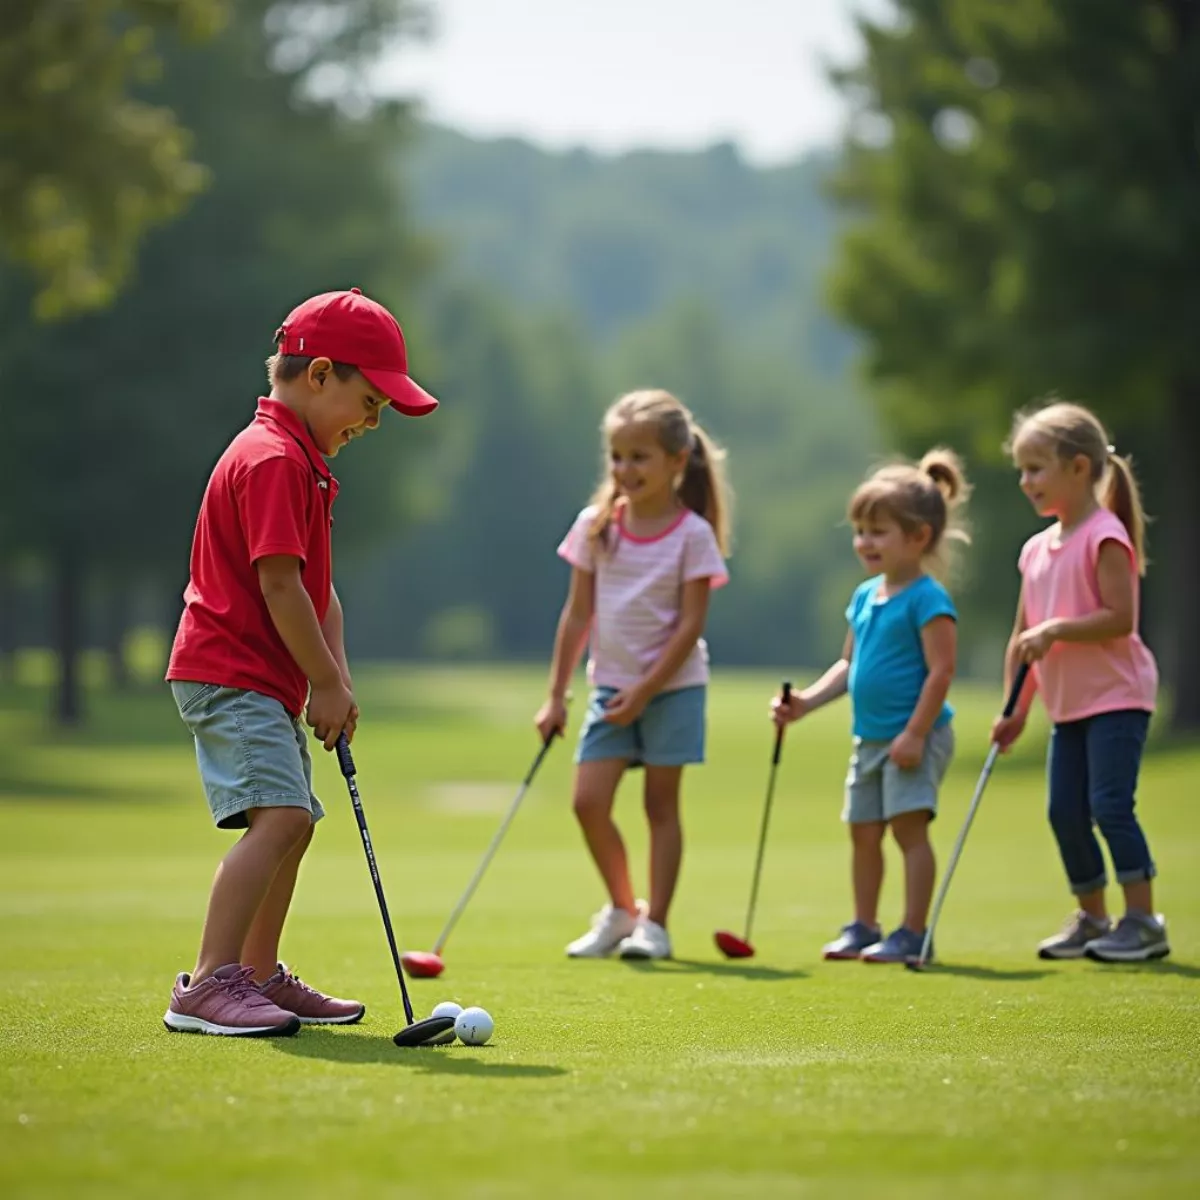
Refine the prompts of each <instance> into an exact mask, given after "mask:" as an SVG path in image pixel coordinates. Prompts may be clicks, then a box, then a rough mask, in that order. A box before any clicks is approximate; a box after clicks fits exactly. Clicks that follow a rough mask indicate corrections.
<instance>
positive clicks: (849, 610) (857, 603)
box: [846, 579, 875, 628]
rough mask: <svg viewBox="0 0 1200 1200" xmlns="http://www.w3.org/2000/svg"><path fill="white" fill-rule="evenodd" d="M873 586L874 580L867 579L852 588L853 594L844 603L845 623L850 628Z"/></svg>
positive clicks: (859, 614) (860, 613)
mask: <svg viewBox="0 0 1200 1200" xmlns="http://www.w3.org/2000/svg"><path fill="white" fill-rule="evenodd" d="M874 587H875V581H874V580H873V579H868V580H867V581H866V582H865V583H860V584H859V585H858V587H856V588H855V589H854V595H853V596H851V597H850V603H849V604H847V605H846V624H847V625H849V626H850V627H851V628H853V627H854V622H855V621H857V620H858V618H859V617H860V616H861V615H862V610H863V605H864V604H866V603H867V602H868V601H869V600H870V598H871V594H872V592H873V590H874Z"/></svg>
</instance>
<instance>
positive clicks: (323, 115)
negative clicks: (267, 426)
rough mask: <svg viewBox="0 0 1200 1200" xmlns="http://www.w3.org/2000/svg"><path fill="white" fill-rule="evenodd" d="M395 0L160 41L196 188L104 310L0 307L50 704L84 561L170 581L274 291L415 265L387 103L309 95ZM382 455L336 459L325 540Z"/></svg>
mask: <svg viewBox="0 0 1200 1200" xmlns="http://www.w3.org/2000/svg"><path fill="white" fill-rule="evenodd" d="M413 11H414V10H413V9H411V8H410V7H409V6H408V5H406V4H404V3H399V2H395V3H386V4H385V3H383V2H382V0H358V2H356V3H351V4H340V5H335V4H328V5H313V4H310V3H296V4H286V3H285V4H273V3H269V0H244V2H243V3H240V4H239V5H238V6H237V8H236V11H235V12H234V13H233V14H232V19H231V22H230V24H229V26H228V27H227V28H226V30H225V31H224V33H223V34H222V35H221V36H220V37H218V38H216V39H214V40H212V41H210V42H209V43H207V44H206V45H204V46H203V47H194V46H191V45H189V44H187V43H186V42H184V41H179V42H168V43H165V44H164V48H163V49H164V55H165V57H166V59H167V66H168V69H167V71H166V73H165V77H164V82H163V85H162V89H161V91H160V92H158V93H156V96H157V97H158V98H160V99H162V100H164V101H165V102H166V103H167V104H168V105H169V106H170V107H171V109H172V110H173V111H176V112H177V113H179V116H180V119H181V120H182V121H184V122H186V123H187V125H188V126H189V127H190V128H191V129H192V130H193V132H194V136H195V142H196V148H197V152H198V155H199V157H200V158H201V159H202V160H203V161H204V162H205V163H206V164H207V166H208V168H209V170H210V171H211V176H212V182H211V186H210V188H209V189H208V190H207V192H206V193H205V194H204V195H203V196H201V197H200V198H199V199H198V200H197V201H196V203H195V204H193V206H192V207H191V208H190V209H189V211H188V212H187V213H186V214H184V216H183V217H182V218H181V219H180V220H178V221H177V222H175V223H173V224H171V225H169V226H166V227H164V228H162V229H159V230H156V231H154V232H153V233H152V234H150V235H149V236H148V237H147V238H146V240H145V242H144V244H143V246H142V251H141V254H140V256H139V260H138V263H137V267H136V270H135V272H134V273H133V275H132V276H131V277H130V279H129V281H128V285H127V287H126V288H125V290H124V291H123V292H122V293H121V294H120V295H119V296H118V297H117V298H116V300H115V302H114V303H113V304H112V305H111V307H109V308H108V309H107V310H106V311H103V312H99V313H91V314H87V315H83V316H79V317H77V318H75V319H73V320H68V321H63V322H60V323H57V324H54V325H45V324H40V325H39V324H37V323H36V322H33V321H32V320H28V319H27V320H25V321H24V322H23V323H22V322H21V321H14V322H13V323H12V324H8V323H5V324H3V325H0V361H4V362H5V364H6V366H7V369H8V372H9V374H10V377H11V378H13V379H20V380H21V391H22V393H23V394H24V395H25V396H36V397H37V401H38V402H37V404H34V405H31V404H30V403H29V401H28V400H22V401H18V400H17V399H16V397H15V396H14V395H12V394H6V395H5V396H4V397H3V400H2V401H0V403H3V404H4V405H5V407H6V408H9V407H11V406H15V405H16V404H17V403H20V406H21V414H22V419H21V420H20V421H9V422H8V425H9V427H11V428H13V429H14V432H15V439H16V441H15V445H14V446H13V447H12V451H13V462H12V469H11V470H10V471H9V472H7V473H6V476H5V479H4V482H3V483H2V484H0V512H4V511H7V512H9V513H19V514H20V520H12V519H8V520H5V521H4V523H3V524H0V545H3V547H4V548H5V549H6V550H7V551H8V552H9V553H10V554H13V555H15V554H17V553H20V552H22V551H23V552H25V553H26V554H28V555H35V556H37V557H39V558H40V559H41V560H42V561H43V562H45V563H46V564H48V566H49V567H50V569H51V572H52V576H53V579H54V594H55V596H56V602H55V604H54V606H53V607H54V612H55V615H56V620H55V625H56V634H55V641H56V645H57V647H58V651H59V657H60V661H61V663H62V680H63V684H62V687H61V688H60V691H59V696H58V701H57V705H58V713H59V716H60V717H61V718H62V719H63V720H68V721H69V720H75V719H78V717H79V715H80V705H79V695H78V690H77V688H76V686H75V683H76V675H75V670H74V664H75V659H76V654H77V651H78V649H79V647H80V644H81V638H82V632H81V631H82V615H83V612H84V610H85V607H86V606H85V604H84V597H85V595H86V588H87V586H88V584H89V583H90V582H92V581H93V580H94V579H95V577H96V574H97V572H98V571H100V570H103V571H105V572H107V573H108V574H109V575H110V577H111V575H112V574H114V573H116V574H118V575H121V576H124V577H126V578H130V579H141V580H145V579H150V580H153V581H155V582H157V584H158V585H159V586H160V587H163V588H164V589H167V590H169V591H170V592H171V593H172V595H173V596H176V597H177V596H178V594H179V592H180V590H181V588H182V583H183V581H184V579H185V578H186V571H187V548H188V544H189V541H190V535H191V530H192V525H193V522H194V520H195V514H196V507H197V505H198V503H199V500H200V495H201V492H202V490H203V487H204V483H205V479H206V476H207V472H208V470H209V468H210V467H211V465H212V463H213V462H214V461H215V459H216V457H217V455H218V454H219V453H220V452H221V450H222V449H223V447H224V445H225V443H226V442H227V441H228V440H229V438H230V437H231V436H232V435H233V433H235V432H236V431H237V429H238V428H239V427H240V426H241V425H243V424H245V423H246V422H248V421H249V419H250V418H251V416H252V414H253V400H254V396H255V395H256V393H261V392H263V391H264V390H265V389H264V383H265V380H264V374H263V365H262V364H263V360H264V359H265V358H266V356H267V355H268V354H269V353H271V351H272V349H273V347H272V333H273V331H274V329H275V328H276V326H277V325H278V323H279V321H280V320H281V319H282V317H283V316H284V315H285V314H286V312H287V311H288V309H289V308H290V307H291V306H292V305H293V304H295V303H296V302H297V301H298V300H300V299H302V298H303V297H304V295H306V294H308V293H311V292H315V291H321V290H326V289H329V288H333V287H349V286H351V285H354V284H357V285H359V286H361V287H363V289H364V290H366V291H368V292H371V293H373V294H375V295H377V296H379V298H380V299H382V300H385V301H387V302H390V303H396V302H397V301H399V300H401V299H402V298H403V297H404V295H405V294H406V293H407V289H408V287H409V285H410V281H411V279H412V278H413V277H414V276H415V275H416V274H417V273H418V272H419V270H420V269H421V266H422V264H423V261H424V254H423V251H422V250H421V248H420V246H419V245H418V243H417V242H416V240H415V239H414V238H413V237H412V236H411V234H410V233H409V230H408V227H407V222H406V218H405V212H404V207H403V203H402V198H401V196H400V194H399V190H398V186H397V180H396V177H395V171H394V162H395V157H396V149H397V145H398V143H399V142H400V141H402V140H403V137H404V132H405V125H406V121H407V114H406V111H405V110H404V109H403V107H402V106H398V105H394V104H387V105H378V106H372V107H369V108H367V109H365V110H355V111H347V108H346V100H347V95H348V93H347V92H346V91H344V90H342V89H341V88H338V90H337V93H336V97H335V96H333V95H330V96H326V97H324V98H322V97H321V96H320V95H318V94H316V93H315V91H314V89H315V88H316V86H317V84H318V83H319V81H320V80H321V79H322V78H324V79H325V81H326V83H328V82H329V81H330V80H331V79H332V78H334V77H335V76H337V77H340V74H339V73H344V74H357V70H358V68H359V67H360V66H361V58H362V56H363V55H364V54H368V53H369V52H370V49H369V48H370V47H374V46H377V45H379V44H380V43H381V42H382V41H383V40H384V39H385V38H387V37H391V36H393V35H394V34H395V33H396V32H398V31H400V30H402V29H403V28H405V27H406V22H407V21H408V20H409V19H410V18H411V16H412V14H413ZM322 14H324V17H322ZM322 21H323V23H322ZM330 72H333V73H334V74H333V75H331V74H330ZM349 99H351V100H353V99H354V97H353V93H352V92H351V93H350V94H349ZM20 291H21V289H20V287H19V285H15V284H14V285H13V286H11V287H10V288H8V289H5V288H3V287H0V311H4V310H5V309H8V310H9V311H12V312H14V313H16V312H19V311H20V310H21V308H22V307H23V305H22V302H21V300H20ZM6 293H7V294H8V295H9V297H10V303H9V305H5V304H4V297H5V294H6ZM14 296H15V297H16V299H12V297H14ZM397 456H398V448H397V446H396V445H395V444H394V442H391V441H390V439H389V438H388V437H387V436H386V434H385V433H381V434H379V435H377V436H376V437H375V438H371V439H367V440H366V441H364V442H363V443H361V444H359V445H356V446H355V453H354V455H353V456H351V457H352V459H356V460H357V463H355V462H353V461H350V462H349V463H348V464H347V469H346V470H345V471H341V469H340V464H339V473H340V474H342V475H343V476H345V477H346V478H347V480H348V481H349V480H351V479H352V481H353V484H352V486H349V487H347V488H346V494H345V501H344V504H343V503H341V502H340V503H339V506H338V516H339V518H341V517H343V516H346V517H348V519H347V520H346V521H345V522H344V523H343V522H342V521H340V520H339V536H338V548H339V553H341V552H342V550H343V549H344V548H346V546H347V542H348V538H349V539H351V540H352V539H353V538H355V537H361V538H369V537H371V536H378V535H379V534H380V533H381V532H383V531H386V530H387V528H388V525H387V522H386V514H387V513H389V512H390V511H394V510H395V507H396V503H395V496H394V489H393V486H392V480H393V479H394V478H395V473H394V467H395V463H396V460H397ZM354 509H358V510H359V513H360V516H359V517H358V518H357V519H356V518H355V517H354V514H353V510H354ZM342 529H345V530H346V532H347V535H348V537H343V536H342V535H341V530H342ZM172 607H173V609H174V613H175V614H176V615H177V612H178V607H177V602H175V603H174V604H173V606H172Z"/></svg>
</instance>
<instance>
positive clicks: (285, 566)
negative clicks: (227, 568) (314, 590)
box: [255, 554, 353, 750]
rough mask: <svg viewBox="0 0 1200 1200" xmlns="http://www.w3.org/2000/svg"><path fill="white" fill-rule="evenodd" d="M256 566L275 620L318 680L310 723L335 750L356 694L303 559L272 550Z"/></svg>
mask: <svg viewBox="0 0 1200 1200" xmlns="http://www.w3.org/2000/svg"><path fill="white" fill-rule="evenodd" d="M255 567H256V568H257V570H258V585H259V587H260V588H261V589H262V595H263V600H264V601H266V605H267V611H268V612H270V614H271V620H272V621H273V622H274V625H275V628H276V629H277V630H278V631H279V636H280V637H281V638H282V639H283V644H284V645H285V646H286V647H287V649H288V653H289V654H291V656H292V657H293V658H294V659H295V660H296V663H297V664H298V665H299V667H300V669H301V670H302V671H303V672H304V674H305V675H306V676H307V677H308V681H309V683H310V684H311V685H312V695H311V696H310V697H309V702H308V723H309V724H310V725H311V726H312V727H313V729H314V730H315V731H316V735H317V737H318V738H320V739H321V741H322V742H323V743H324V745H325V749H326V750H332V749H333V744H334V742H335V741H336V740H337V736H338V734H339V733H341V732H342V730H343V728H345V725H346V721H347V720H348V718H349V715H350V709H351V707H352V705H353V697H352V696H351V695H350V690H349V689H348V688H347V687H346V685H345V683H344V682H343V680H342V675H341V669H340V668H339V666H338V662H337V659H336V658H335V657H334V655H333V653H332V651H331V650H330V649H329V646H328V644H327V642H326V640H325V636H324V633H323V631H322V629H321V625H320V623H319V622H318V621H317V610H316V609H315V608H313V602H312V600H311V599H310V597H309V595H308V593H307V592H306V591H305V590H304V584H303V583H302V582H301V580H300V560H299V559H298V558H294V557H293V556H292V555H290V554H271V555H268V556H266V557H265V558H260V559H259V560H258V561H257V562H256V563H255Z"/></svg>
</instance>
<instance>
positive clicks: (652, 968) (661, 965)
mask: <svg viewBox="0 0 1200 1200" xmlns="http://www.w3.org/2000/svg"><path fill="white" fill-rule="evenodd" d="M623 965H624V966H626V967H629V968H630V969H631V970H633V971H641V972H644V973H646V974H650V975H652V974H655V973H657V972H660V971H661V972H662V973H664V974H668V975H669V974H672V973H674V974H680V973H682V972H684V971H695V972H697V973H698V974H702V975H725V976H728V977H730V978H732V977H734V976H736V977H737V978H739V979H757V980H760V981H778V980H781V979H807V978H808V972H807V971H782V970H780V969H779V968H778V967H749V966H744V965H743V964H741V963H731V962H717V961H715V960H713V961H708V962H706V961H704V960H703V959H698V958H661V959H657V960H654V959H636V958H634V959H625V960H623Z"/></svg>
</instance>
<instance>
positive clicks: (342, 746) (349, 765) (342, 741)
mask: <svg viewBox="0 0 1200 1200" xmlns="http://www.w3.org/2000/svg"><path fill="white" fill-rule="evenodd" d="M333 748H334V751H335V752H336V753H337V760H338V766H339V767H341V769H342V774H343V775H344V776H345V777H346V778H347V779H349V778H350V777H351V776H352V775H354V774H356V772H355V770H354V755H353V754H351V753H350V739H349V738H347V737H346V735H345V734H344V733H339V734H338V740H337V741H336V742H335V743H334V747H333Z"/></svg>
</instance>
